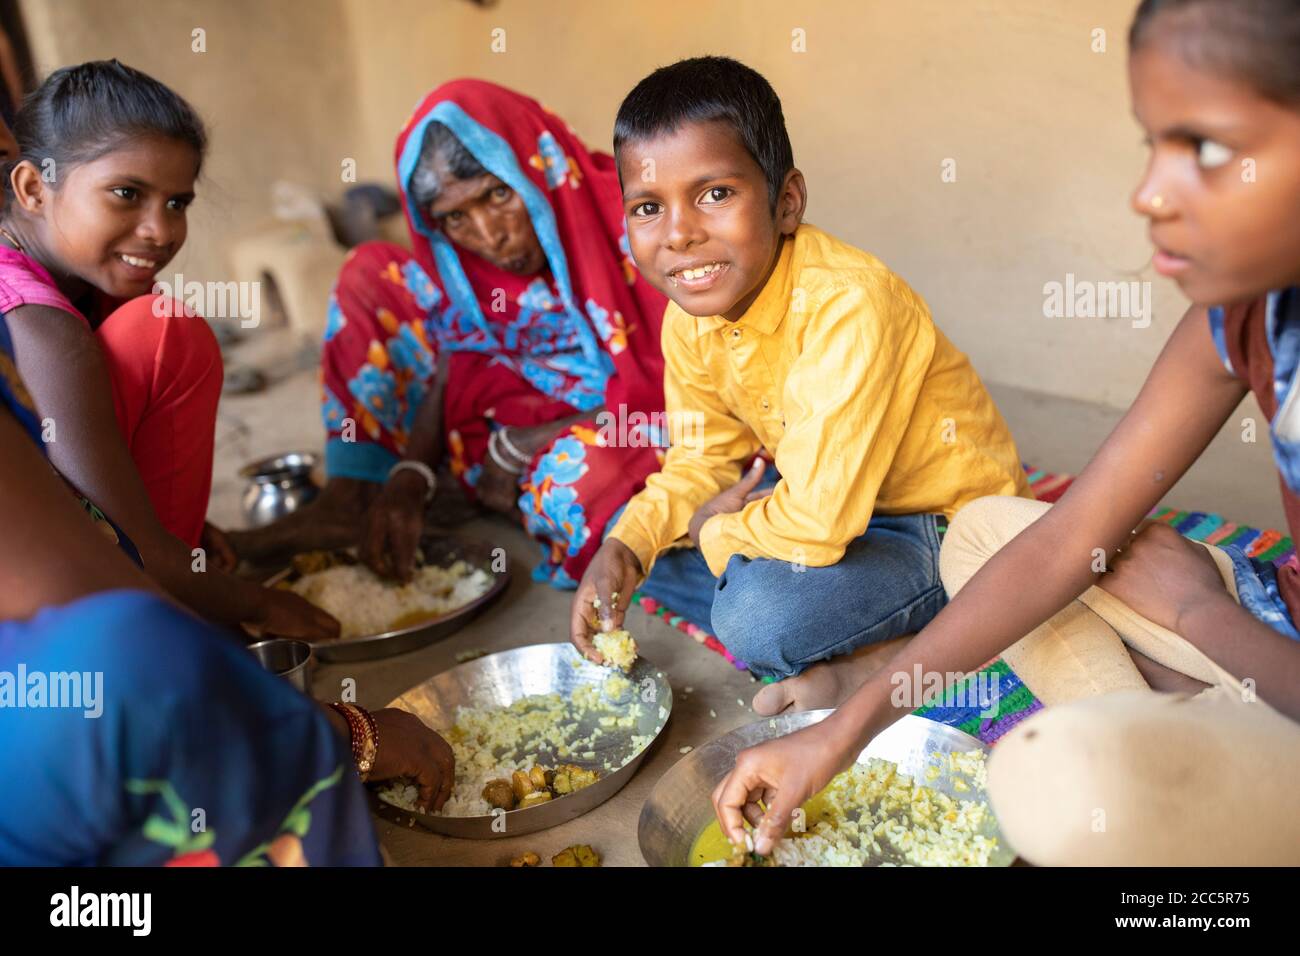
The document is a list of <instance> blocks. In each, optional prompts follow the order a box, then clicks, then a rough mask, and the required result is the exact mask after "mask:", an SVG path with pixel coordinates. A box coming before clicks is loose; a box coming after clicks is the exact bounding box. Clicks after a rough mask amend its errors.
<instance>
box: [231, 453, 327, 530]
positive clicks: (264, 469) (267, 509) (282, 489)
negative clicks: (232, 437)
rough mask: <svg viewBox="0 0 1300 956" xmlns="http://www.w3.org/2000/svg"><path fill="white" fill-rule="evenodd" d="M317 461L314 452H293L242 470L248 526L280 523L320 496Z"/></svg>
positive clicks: (264, 460) (254, 526)
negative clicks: (314, 475)
mask: <svg viewBox="0 0 1300 956" xmlns="http://www.w3.org/2000/svg"><path fill="white" fill-rule="evenodd" d="M317 461H318V458H317V456H316V455H314V454H312V453H311V452H304V451H291V452H288V453H286V454H283V455H276V456H274V457H271V458H263V459H262V460H261V461H254V462H251V463H249V464H247V465H245V466H244V467H243V468H241V469H239V474H240V477H242V478H246V479H247V480H248V487H247V488H246V489H245V490H244V497H243V499H242V501H241V503H242V505H243V509H244V520H245V521H246V522H247V524H248V526H249V527H250V528H260V527H262V526H264V525H268V524H271V523H272V522H274V521H278V520H279V519H281V518H283V517H284V516H285V515H288V514H292V513H293V512H295V511H297V510H298V509H299V508H301V507H302V506H303V505H305V504H307V502H309V501H311V500H312V499H313V498H315V497H316V496H317V495H318V494H320V488H319V487H318V486H317V484H316V482H315V481H313V480H312V476H311V473H312V469H313V468H315V467H316V463H317Z"/></svg>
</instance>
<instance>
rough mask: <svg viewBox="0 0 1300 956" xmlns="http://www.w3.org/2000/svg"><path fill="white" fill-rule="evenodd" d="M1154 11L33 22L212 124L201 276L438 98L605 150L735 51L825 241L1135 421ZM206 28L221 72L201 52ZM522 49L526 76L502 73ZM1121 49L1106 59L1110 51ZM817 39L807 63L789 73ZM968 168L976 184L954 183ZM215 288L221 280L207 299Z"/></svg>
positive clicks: (981, 347)
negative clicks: (1113, 297) (284, 204)
mask: <svg viewBox="0 0 1300 956" xmlns="http://www.w3.org/2000/svg"><path fill="white" fill-rule="evenodd" d="M1134 6H1135V2H1134V0H1089V2H1088V3H1086V4H1085V3H1074V2H1069V0H960V2H956V0H819V2H806V3H799V4H792V3H788V2H781V0H727V2H721V0H656V2H655V3H653V4H648V3H644V2H640V0H635V2H633V0H499V2H498V3H497V4H496V5H495V6H493V7H491V8H488V9H486V10H485V9H480V8H478V7H475V6H473V5H471V4H469V3H467V2H465V0H276V2H253V0H161V2H157V0H156V2H153V3H150V4H147V5H146V4H142V3H137V2H131V0H94V2H92V0H25V2H24V5H23V11H24V14H25V16H26V17H27V20H28V25H29V30H30V32H31V34H32V41H33V45H34V47H35V49H36V55H37V57H38V59H39V61H40V64H41V65H42V66H43V67H45V68H49V67H51V66H53V65H56V64H61V63H66V62H73V61H76V60H80V59H85V58H89V57H97V56H109V55H116V56H118V57H120V58H121V59H123V60H125V61H126V62H129V63H132V64H134V65H137V66H140V67H141V68H143V69H145V70H147V71H149V72H152V73H155V74H156V75H157V76H159V77H160V78H162V79H164V80H165V81H167V82H168V83H171V84H172V85H173V86H175V87H176V88H177V89H178V90H180V91H181V92H182V93H184V94H185V95H186V96H187V97H189V98H190V99H191V100H192V101H193V102H194V103H195V105H196V106H197V107H198V108H199V109H200V110H201V111H202V112H203V114H204V116H205V117H206V118H207V119H208V121H209V123H210V124H211V126H212V132H213V151H212V161H211V166H210V168H209V179H208V182H207V183H205V184H204V188H203V202H201V203H200V205H199V207H198V208H197V209H196V210H195V213H194V221H193V227H192V230H191V235H192V236H193V239H192V241H191V243H190V246H189V248H187V250H186V252H185V253H184V256H185V259H184V260H183V261H182V263H181V264H182V266H183V267H184V268H186V269H187V270H188V269H190V268H191V266H190V265H187V264H186V262H190V263H192V264H193V268H195V269H198V268H200V267H202V268H204V269H212V270H217V269H219V268H220V263H219V260H218V259H217V258H216V250H217V249H218V247H219V243H220V242H221V241H223V240H224V239H225V238H226V237H228V236H229V235H231V234H233V233H235V232H237V231H238V230H239V228H241V225H242V224H245V223H246V222H247V221H248V220H249V219H250V218H255V217H257V216H259V215H260V214H261V213H262V211H263V210H264V208H265V205H264V197H265V190H266V187H267V186H268V185H269V182H270V180H271V179H273V178H274V177H276V176H289V177H293V178H297V179H299V180H302V181H305V182H307V183H308V184H309V185H312V186H313V187H315V188H318V189H321V190H323V191H327V192H330V193H331V194H337V192H338V191H339V190H340V189H341V188H342V184H341V183H340V181H339V164H340V162H341V160H342V159H344V158H348V157H351V158H355V159H356V160H357V161H358V167H359V168H358V175H359V178H361V179H363V180H364V179H379V180H382V181H391V177H392V143H393V138H394V136H395V134H396V132H397V129H398V127H399V126H400V125H401V123H402V121H403V120H404V119H405V117H406V115H407V114H408V112H409V111H410V109H411V107H412V106H413V105H414V103H415V102H416V101H417V100H418V99H419V98H420V97H421V96H422V95H423V94H424V93H425V92H427V91H428V90H429V89H430V88H431V87H433V86H434V85H436V84H437V83H439V82H442V81H444V80H447V79H451V78H453V77H456V76H463V75H476V76H481V77H486V78H488V79H493V80H496V81H499V82H501V83H504V84H506V85H509V86H513V87H515V88H517V89H520V90H523V91H525V92H527V93H529V94H531V95H533V96H535V97H537V98H538V99H540V100H542V101H543V102H545V103H546V104H547V105H548V106H550V107H551V108H552V109H554V110H556V111H557V112H558V113H560V114H561V115H563V116H564V117H565V118H566V119H567V120H568V121H569V122H570V123H571V124H572V125H573V127H574V128H575V129H576V130H577V131H578V132H579V134H581V135H582V136H583V137H584V138H585V139H586V140H587V142H588V143H589V144H591V145H592V146H596V147H601V148H608V143H609V139H610V130H611V126H612V122H613V117H614V112H615V110H616V109H617V106H618V103H619V101H620V99H621V98H622V96H623V95H624V93H625V92H626V91H627V90H628V89H629V88H630V87H631V86H632V84H633V83H635V82H636V80H637V79H639V78H640V77H641V76H643V75H644V74H645V73H647V72H648V71H649V70H651V69H653V68H654V67H655V66H658V65H662V64H664V63H669V62H672V61H673V60H676V59H679V58H680V57H683V56H689V55H695V54H701V53H722V54H729V55H732V56H736V57H738V58H740V59H742V60H744V61H745V62H747V63H749V64H750V65H752V66H754V67H755V68H757V69H758V70H760V71H761V72H763V73H764V74H765V75H766V76H767V77H768V78H769V79H770V80H771V82H772V83H773V85H774V86H775V87H776V89H777V92H778V93H779V94H780V95H781V98H782V100H783V102H784V104H785V109H786V116H787V121H788V124H789V128H790V134H791V138H792V140H793V142H794V151H795V159H796V162H797V163H798V164H799V166H800V167H801V168H802V169H803V170H804V172H805V174H806V175H807V178H808V182H809V188H810V197H811V198H810V208H809V213H808V218H809V219H810V220H811V221H813V222H815V223H817V224H819V225H821V226H823V227H824V228H827V229H829V230H831V231H832V232H835V233H837V234H839V235H841V236H843V237H844V238H846V239H848V240H850V241H852V242H854V243H856V244H858V245H861V246H863V247H865V248H867V249H870V250H871V251H873V252H875V253H876V254H877V255H879V256H881V257H882V258H883V259H884V260H885V261H886V262H887V263H888V264H889V265H891V266H892V267H893V268H894V269H896V270H897V271H898V272H900V273H901V274H902V275H904V276H905V277H906V278H907V279H908V280H909V281H910V282H911V283H912V284H913V285H914V286H916V288H917V289H919V290H920V291H921V292H922V293H923V294H924V295H925V296H926V298H927V299H928V300H929V302H930V304H931V307H932V308H933V310H934V313H935V315H936V317H937V318H938V321H939V323H940V325H941V326H942V327H943V328H944V329H945V330H946V331H947V333H948V334H949V336H950V337H951V338H952V339H953V340H954V341H955V342H956V343H957V344H958V345H959V346H960V347H961V348H963V349H965V350H966V351H967V352H968V353H969V354H970V355H971V357H972V359H973V360H974V362H975V364H976V366H977V368H978V369H979V370H980V372H981V373H982V374H983V375H984V376H985V377H986V378H988V379H990V380H994V381H1000V382H1008V383H1014V384H1018V385H1022V386H1024V387H1027V388H1032V389H1036V390H1040V391H1044V392H1048V393H1052V394H1057V395H1062V396H1068V397H1071V398H1078V399H1083V400H1086V401H1091V402H1099V403H1104V404H1109V405H1114V406H1122V405H1126V404H1127V403H1128V402H1129V401H1130V400H1131V398H1132V396H1133V394H1135V392H1136V389H1137V387H1138V385H1139V384H1140V382H1141V380H1142V377H1143V375H1144V373H1145V371H1146V369H1147V368H1148V367H1149V366H1150V363H1151V361H1152V360H1153V359H1154V357H1155V355H1156V353H1157V351H1158V350H1159V348H1160V346H1161V344H1162V343H1163V341H1164V339H1165V337H1166V336H1167V334H1168V332H1169V330H1170V329H1171V328H1172V325H1173V323H1174V322H1175V321H1176V320H1177V318H1178V316H1179V315H1180V314H1181V312H1182V310H1183V308H1184V305H1185V303H1184V302H1183V300H1182V299H1181V297H1180V296H1179V295H1178V293H1177V290H1176V289H1175V288H1174V287H1173V286H1172V284H1170V283H1167V282H1165V281H1164V280H1161V279H1158V278H1155V277H1154V276H1153V274H1152V273H1151V272H1150V271H1149V269H1147V268H1146V263H1147V260H1148V257H1149V251H1148V248H1147V245H1146V241H1145V238H1144V227H1143V225H1142V223H1141V222H1140V221H1139V220H1138V218H1137V217H1136V216H1134V215H1133V214H1132V213H1131V212H1130V211H1129V209H1128V202H1127V199H1128V194H1129V191H1130V190H1131V188H1132V186H1133V184H1134V183H1135V181H1136V179H1137V177H1138V175H1139V174H1140V172H1141V170H1142V165H1143V150H1142V147H1141V146H1140V144H1139V140H1140V136H1141V134H1140V132H1139V131H1138V129H1137V127H1136V126H1135V124H1134V123H1133V121H1132V120H1131V119H1130V116H1129V104H1128V99H1127V90H1126V83H1125V41H1124V33H1125V30H1126V27H1127V22H1128V19H1129V17H1130V16H1131V13H1132V9H1133V7H1134ZM195 26H203V27H205V28H206V29H207V41H208V52H207V53H205V54H194V53H191V52H190V49H189V46H190V30H191V29H192V28H193V27H195ZM495 28H501V29H504V31H505V34H504V37H505V52H501V53H496V52H493V50H492V43H493V33H492V31H493V30H494V29H495ZM1095 28H1101V29H1104V30H1105V31H1106V41H1107V42H1106V46H1107V49H1106V52H1104V53H1095V52H1093V51H1092V49H1091V47H1092V42H1093V38H1092V31H1093V30H1094V29H1095ZM795 30H802V31H804V34H803V35H804V37H805V38H806V52H795V51H794V50H792V31H795ZM949 158H951V159H953V160H955V161H956V172H957V178H956V182H952V183H945V182H942V181H941V164H942V163H943V161H944V160H945V159H949ZM1067 273H1074V274H1075V276H1076V277H1078V278H1080V279H1087V280H1092V281H1111V280H1121V279H1131V278H1139V279H1143V280H1153V281H1154V290H1155V321H1154V322H1153V323H1152V325H1151V327H1150V328H1146V329H1135V328H1133V327H1132V324H1131V322H1130V321H1129V320H1127V319H1110V320H1107V319H1047V318H1044V317H1043V301H1044V297H1043V286H1044V284H1045V283H1048V282H1052V281H1064V279H1065V276H1066V274H1067ZM199 277H200V278H202V277H203V276H199Z"/></svg>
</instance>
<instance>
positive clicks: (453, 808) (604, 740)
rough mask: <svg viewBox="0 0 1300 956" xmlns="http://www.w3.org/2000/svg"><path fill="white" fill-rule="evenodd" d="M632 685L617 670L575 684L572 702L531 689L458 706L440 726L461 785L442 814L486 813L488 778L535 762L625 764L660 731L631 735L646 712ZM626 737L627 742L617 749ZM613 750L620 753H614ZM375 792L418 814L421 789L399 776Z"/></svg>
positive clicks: (606, 767)
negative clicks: (496, 703) (506, 699)
mask: <svg viewBox="0 0 1300 956" xmlns="http://www.w3.org/2000/svg"><path fill="white" fill-rule="evenodd" d="M631 688H632V685H631V683H630V682H629V681H628V680H627V679H625V678H623V677H621V676H618V675H612V676H611V677H610V678H609V679H608V680H606V681H605V682H604V684H601V685H595V684H584V685H582V686H580V687H578V688H577V689H576V690H575V691H574V692H573V695H572V697H571V698H569V699H567V700H566V699H565V698H564V697H562V696H561V695H560V694H558V693H551V694H533V695H531V696H529V697H523V698H520V699H519V700H517V701H515V702H514V703H513V704H510V705H509V706H508V707H466V706H463V707H459V708H457V710H456V722H455V724H454V725H453V726H452V727H450V728H447V729H439V731H438V732H439V733H440V734H441V735H442V736H443V737H444V738H445V739H446V741H447V743H449V744H450V745H451V749H452V752H453V753H454V754H455V757H456V783H455V786H454V788H453V789H452V792H451V796H450V798H448V800H447V802H446V803H445V804H444V805H443V807H442V809H441V810H440V811H439V815H440V816H445V817H477V816H489V815H490V814H491V813H492V806H491V805H490V804H489V803H488V802H487V801H486V800H484V799H483V788H484V787H485V786H487V784H488V782H489V781H491V780H496V779H500V778H504V779H507V780H508V779H509V778H510V775H511V774H512V773H513V772H514V771H516V770H522V771H524V772H527V771H528V770H529V769H530V768H531V767H532V766H533V765H534V764H536V763H541V764H542V765H543V766H548V765H550V764H552V763H554V762H557V761H565V762H573V763H575V764H578V765H579V766H583V767H586V768H590V769H595V770H597V771H599V772H600V774H601V776H602V777H603V776H604V775H605V774H607V773H611V772H613V771H615V770H618V769H619V768H620V767H623V766H624V765H626V764H627V763H628V762H630V761H631V760H633V759H634V758H635V757H636V755H637V754H639V753H640V752H641V751H642V750H644V749H645V748H646V747H647V746H649V744H650V742H651V741H652V740H654V737H655V734H656V733H657V732H658V730H657V729H656V731H655V732H653V733H649V734H633V735H631V737H630V738H629V736H628V733H627V732H628V730H629V729H632V728H635V727H636V726H637V721H638V719H639V718H640V717H641V704H640V702H639V701H637V700H635V699H631V700H627V698H629V697H631V696H632V695H631V694H630V691H631ZM662 719H663V716H661V717H660V720H661V721H662ZM584 728H586V729H585V732H584ZM629 739H630V747H627V748H623V747H614V746H613V745H614V744H616V743H617V744H622V743H624V742H627V741H629ZM612 749H613V750H617V754H611V753H610V752H611V750H612ZM606 755H609V756H608V757H607V756H606ZM620 755H621V756H620ZM377 796H378V797H379V799H381V800H383V801H384V802H385V803H389V804H392V805H393V806H395V807H399V808H401V809H403V810H408V811H416V810H417V808H416V805H415V800H416V798H417V797H418V796H419V789H418V788H417V787H416V786H415V785H414V784H411V783H408V782H404V781H402V782H397V783H393V784H389V785H387V786H385V787H383V788H382V789H380V790H378V791H377ZM559 799H563V797H561V798H559Z"/></svg>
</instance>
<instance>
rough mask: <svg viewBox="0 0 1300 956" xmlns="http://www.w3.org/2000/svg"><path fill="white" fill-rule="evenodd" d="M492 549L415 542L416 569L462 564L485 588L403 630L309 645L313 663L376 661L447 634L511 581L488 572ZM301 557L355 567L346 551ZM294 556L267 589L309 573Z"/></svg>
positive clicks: (446, 541) (452, 540)
mask: <svg viewBox="0 0 1300 956" xmlns="http://www.w3.org/2000/svg"><path fill="white" fill-rule="evenodd" d="M493 550H494V549H493V548H492V547H491V546H490V545H488V544H486V543H485V542H482V541H473V540H470V539H468V538H460V537H456V536H454V535H448V536H440V537H426V538H425V539H423V540H422V541H421V542H420V553H421V555H422V561H421V565H420V566H421V567H426V568H446V567H451V566H453V565H455V564H456V562H458V561H463V562H464V563H465V565H466V566H468V567H469V568H471V569H474V570H481V571H482V572H483V573H484V574H486V575H488V576H489V577H490V579H491V581H490V584H489V586H488V588H487V590H486V591H484V592H483V593H482V594H479V595H478V596H477V597H475V598H473V599H472V600H470V601H467V602H466V603H465V604H462V605H460V606H459V607H456V608H454V609H452V610H450V611H447V612H446V613H443V614H438V615H437V616H432V617H430V616H422V617H420V618H419V619H418V620H415V621H413V622H412V623H409V624H405V625H402V626H393V622H390V623H389V624H388V625H379V626H377V627H376V629H375V630H374V632H373V633H368V634H361V635H357V636H350V637H342V638H339V639H338V640H335V641H317V642H315V643H313V644H312V649H313V650H314V651H315V652H316V657H317V659H319V660H320V661H322V662H324V663H341V662H346V661H369V660H378V659H380V658H384V657H391V656H393V655H394V654H404V653H406V652H407V651H413V650H417V649H418V648H421V647H425V646H427V645H429V644H432V643H434V642H435V641H440V640H442V639H443V638H445V637H449V636H451V635H452V634H454V633H455V632H456V631H458V630H460V629H461V628H462V627H464V626H465V625H466V624H468V623H469V622H470V621H472V620H473V619H474V618H475V617H477V616H478V615H479V614H482V613H483V611H485V610H486V609H487V608H488V607H489V606H490V605H491V604H493V603H494V602H495V601H497V600H498V599H499V598H500V597H501V595H502V594H504V593H505V590H506V587H507V585H508V584H509V583H510V573H509V571H508V570H506V569H505V568H502V569H501V570H494V569H493V561H494V557H495V556H494V554H493ZM303 557H310V558H312V559H315V560H317V561H319V563H320V564H321V566H323V567H333V566H339V565H344V564H356V563H357V558H356V554H355V552H354V551H353V550H351V549H348V550H337V551H331V552H314V553H313V554H312V555H310V556H299V558H303ZM299 558H295V560H294V563H293V564H291V565H290V566H289V567H287V568H285V569H283V570H282V571H279V572H278V573H276V574H274V575H273V576H271V577H270V578H268V579H267V580H266V582H265V584H266V586H267V587H291V586H293V585H294V584H296V583H298V582H299V581H300V580H301V579H302V578H303V577H304V576H305V574H307V573H309V571H308V570H307V567H309V565H304V563H303V562H302V561H300V560H299Z"/></svg>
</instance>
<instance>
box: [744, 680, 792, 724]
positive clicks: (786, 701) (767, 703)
mask: <svg viewBox="0 0 1300 956" xmlns="http://www.w3.org/2000/svg"><path fill="white" fill-rule="evenodd" d="M789 683H790V681H788V680H783V681H777V682H776V683H775V684H764V685H763V687H762V688H761V689H760V690H759V692H758V693H757V694H755V695H754V700H753V702H752V703H751V705H750V706H752V707H753V708H754V713H756V714H758V715H759V716H760V717H775V716H776V715H777V714H779V713H781V711H783V710H785V709H786V708H787V707H789V706H791V705H792V704H793V703H794V697H793V695H792V694H791V693H790V688H789V687H788V686H786V685H788V684H789Z"/></svg>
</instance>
